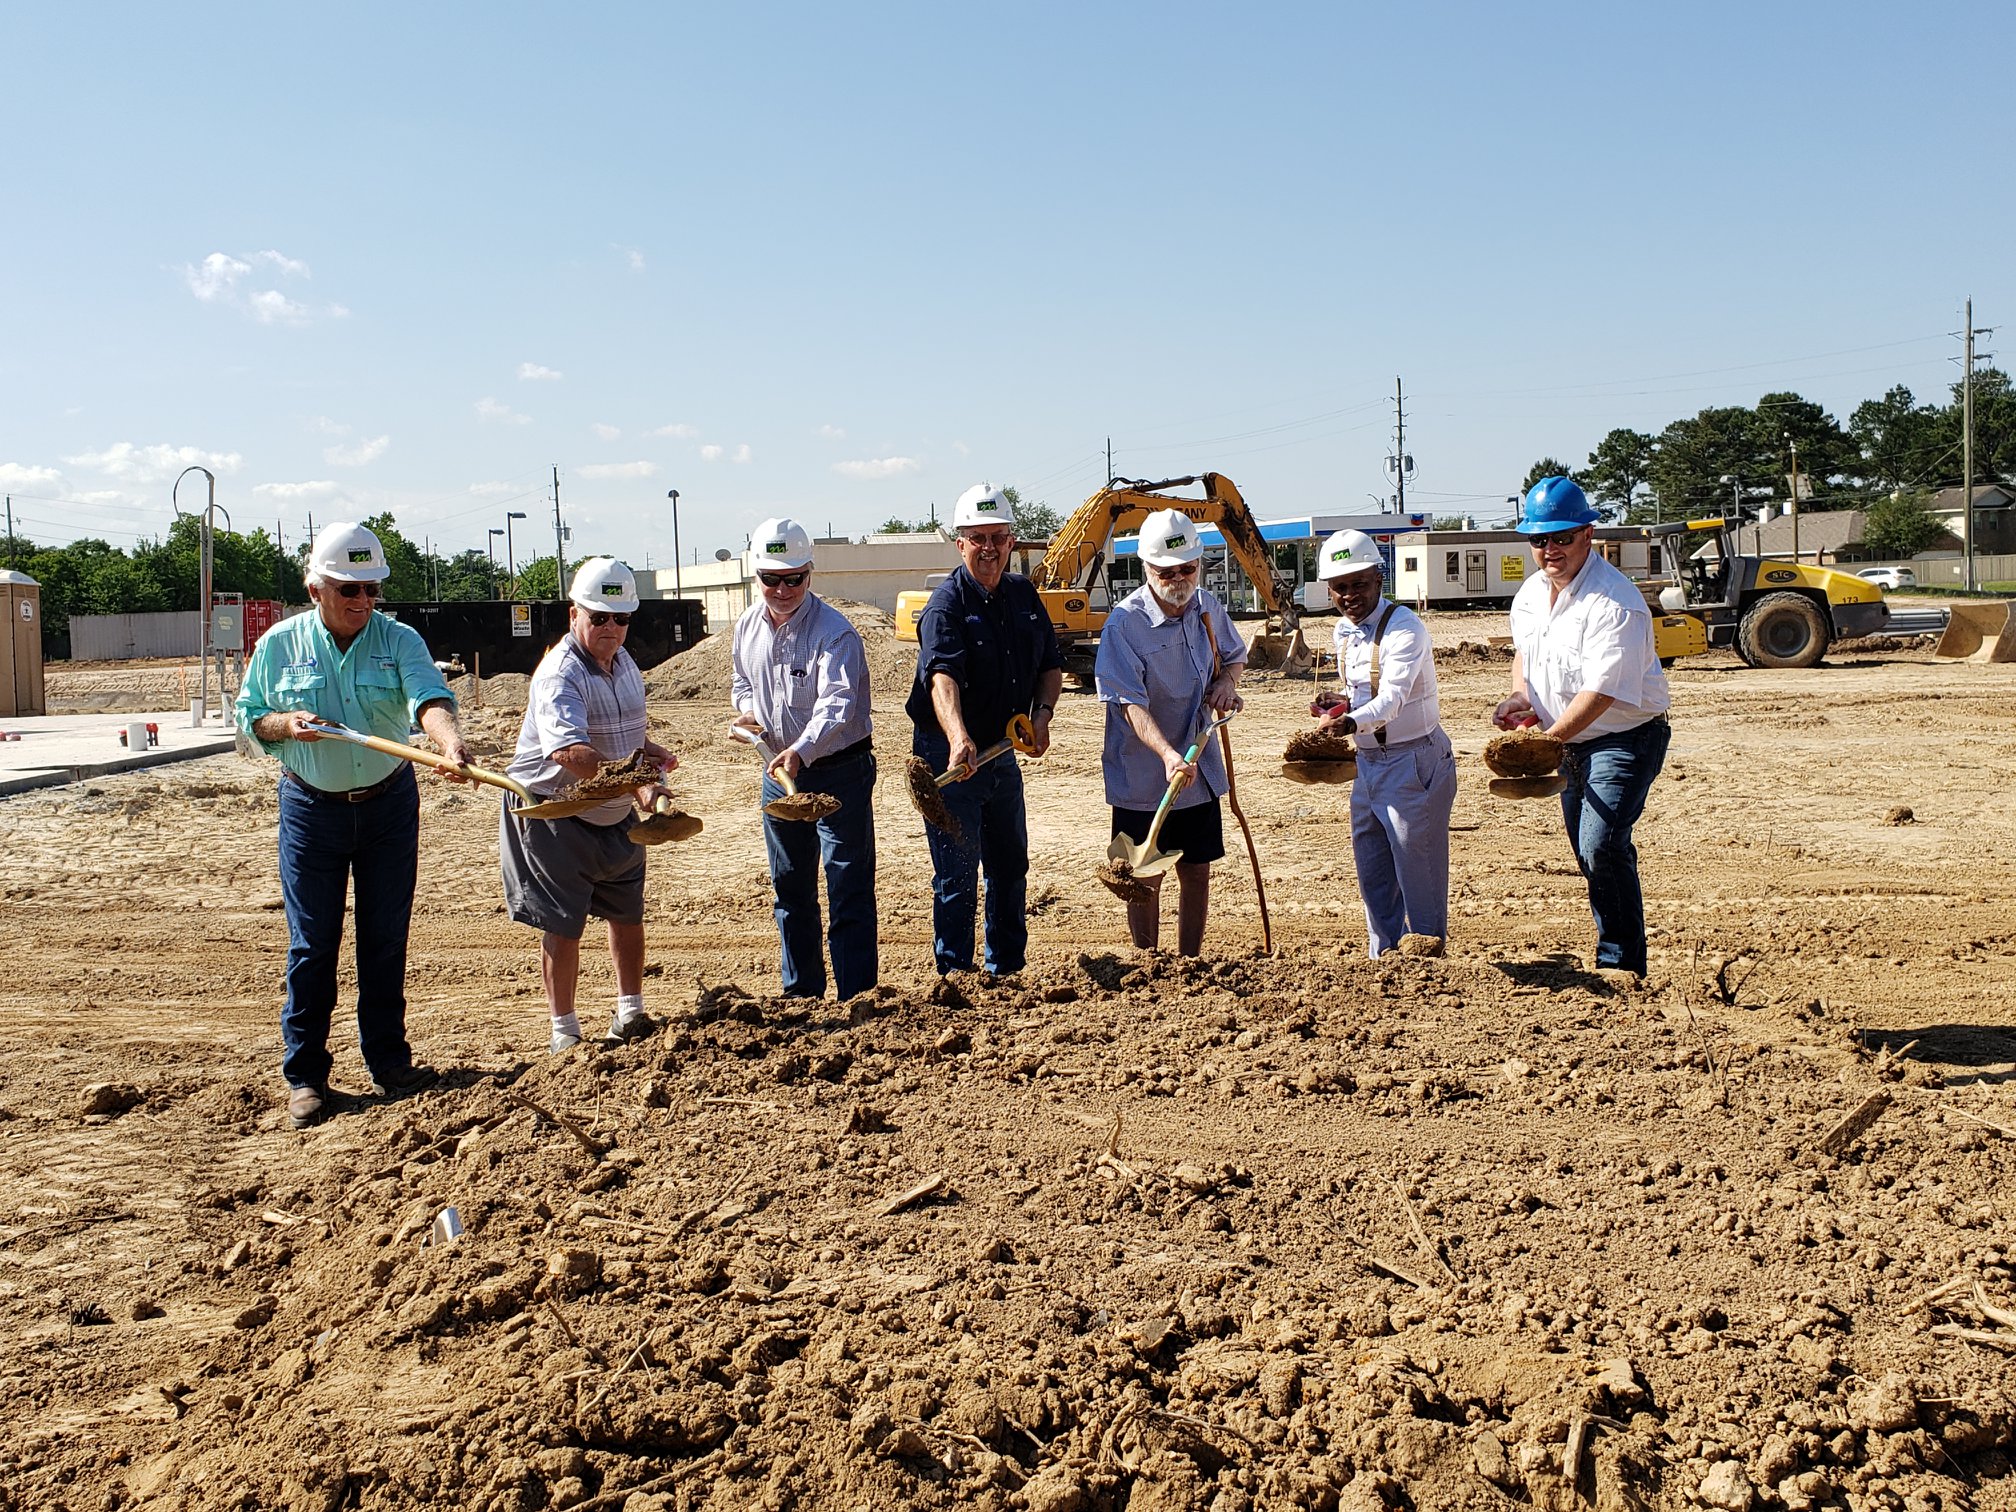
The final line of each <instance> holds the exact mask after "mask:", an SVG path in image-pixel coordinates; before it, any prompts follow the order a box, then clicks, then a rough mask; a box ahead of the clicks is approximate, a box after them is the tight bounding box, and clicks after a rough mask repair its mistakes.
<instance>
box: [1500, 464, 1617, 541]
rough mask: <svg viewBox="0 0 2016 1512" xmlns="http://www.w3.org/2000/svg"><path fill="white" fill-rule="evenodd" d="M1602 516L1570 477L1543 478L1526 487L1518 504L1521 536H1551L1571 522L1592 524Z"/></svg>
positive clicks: (1517, 527)
mask: <svg viewBox="0 0 2016 1512" xmlns="http://www.w3.org/2000/svg"><path fill="white" fill-rule="evenodd" d="M1602 518H1603V514H1602V511H1600V510H1598V509H1596V508H1595V507H1594V506H1592V505H1591V504H1590V502H1589V500H1588V498H1587V497H1586V496H1585V495H1584V494H1583V492H1582V490H1581V489H1580V488H1578V487H1576V486H1575V480H1574V479H1573V478H1542V479H1541V480H1540V481H1539V482H1538V483H1535V484H1534V485H1533V486H1532V487H1531V488H1529V489H1527V490H1526V497H1525V499H1524V500H1523V501H1522V502H1521V503H1520V506H1519V523H1518V524H1517V525H1515V526H1514V527H1513V529H1515V530H1517V531H1518V532H1519V533H1520V534H1521V535H1550V534H1552V533H1553V532H1554V531H1557V530H1565V529H1567V528H1568V527H1569V526H1572V525H1593V524H1595V523H1596V522H1597V521H1598V520H1600V519H1602Z"/></svg>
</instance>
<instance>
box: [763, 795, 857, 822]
mask: <svg viewBox="0 0 2016 1512" xmlns="http://www.w3.org/2000/svg"><path fill="white" fill-rule="evenodd" d="M763 812H764V813H766V814H768V815H769V816H770V817H771V818H772V819H797V820H813V819H824V818H825V817H826V816H827V815H828V814H837V813H839V812H840V800H839V799H838V798H835V797H834V796H833V795H832V794H831V793H786V794H785V795H784V796H783V797H782V798H773V799H772V800H771V801H770V802H768V803H766V804H764V805H763Z"/></svg>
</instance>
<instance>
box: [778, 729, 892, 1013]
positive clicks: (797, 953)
mask: <svg viewBox="0 0 2016 1512" xmlns="http://www.w3.org/2000/svg"><path fill="white" fill-rule="evenodd" d="M797 780H798V791H799V792H801V793H828V794H830V795H832V796H833V797H835V798H837V799H839V800H840V807H839V809H838V810H837V811H835V812H834V813H832V814H829V815H827V816H826V817H825V818H824V819H821V820H819V821H818V822H817V823H816V824H807V823H805V822H804V821H802V820H792V819H772V818H771V817H770V816H769V815H767V814H766V815H764V816H763V848H764V849H765V850H766V851H767V852H769V856H770V886H771V889H772V891H773V895H774V898H775V904H776V914H777V934H778V937H779V938H780V939H781V940H782V941H783V945H784V995H785V996H786V997H812V998H816V997H824V996H825V995H826V960H825V957H824V956H823V955H822V954H821V952H820V949H819V872H818V870H817V868H819V867H821V866H823V867H824V868H825V871H826V903H827V907H828V910H829V911H830V913H831V916H832V917H831V920H830V922H829V924H828V926H827V929H826V948H827V949H828V950H830V951H831V952H832V954H833V984H834V986H835V987H836V988H837V989H838V990H839V993H840V997H841V1000H842V1001H845V1000H846V999H848V998H851V997H853V996H854V995H855V994H856V993H857V992H867V991H868V990H870V989H871V988H872V987H874V985H875V983H876V981H877V980H878V978H879V976H880V973H881V966H880V962H879V959H878V956H877V952H876V943H875V757H874V755H873V753H871V752H868V751H863V752H861V754H860V755H858V756H850V757H848V758H847V759H846V760H844V761H840V762H837V763H835V764H834V765H832V766H829V767H819V768H817V769H814V768H812V767H807V768H805V769H804V770H803V771H801V772H800V773H799V774H798V779H797ZM783 796H784V789H783V787H782V786H780V785H779V784H778V783H776V782H774V781H773V780H771V778H770V777H769V776H768V775H767V774H766V775H765V776H764V778H763V802H765V803H769V802H771V801H773V800H774V799H778V798H782V797H783Z"/></svg>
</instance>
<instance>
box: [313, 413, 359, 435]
mask: <svg viewBox="0 0 2016 1512" xmlns="http://www.w3.org/2000/svg"><path fill="white" fill-rule="evenodd" d="M308 428H309V429H310V430H316V431H320V432H321V433H322V434H323V435H325V436H347V435H349V434H350V427H349V426H347V425H344V424H341V423H340V422H338V421H335V420H331V419H330V418H329V417H328V416H327V415H317V416H316V417H315V418H314V419H313V420H310V421H309V422H308Z"/></svg>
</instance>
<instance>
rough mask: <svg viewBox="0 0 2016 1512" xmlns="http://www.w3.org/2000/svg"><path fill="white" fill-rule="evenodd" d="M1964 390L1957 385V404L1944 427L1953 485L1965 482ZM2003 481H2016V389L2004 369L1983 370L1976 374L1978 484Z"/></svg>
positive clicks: (1975, 431) (1975, 452) (1946, 417)
mask: <svg viewBox="0 0 2016 1512" xmlns="http://www.w3.org/2000/svg"><path fill="white" fill-rule="evenodd" d="M1964 387H1965V385H1964V384H1960V383H1956V384H1954V385H1953V402H1952V404H1951V405H1949V406H1948V407H1947V410H1946V415H1945V424H1944V427H1943V428H1944V430H1945V431H1946V434H1947V438H1948V439H1947V444H1948V445H1949V446H1950V447H1951V448H1952V457H1951V461H1950V462H1949V463H1948V464H1947V466H1946V469H1945V471H1946V474H1947V476H1946V479H1945V481H1946V482H1948V483H1949V484H1952V483H1961V482H1964V481H1965V480H1964V479H1963V478H1962V477H1961V473H1962V472H1963V471H1964V470H1965V469H1964V467H1963V464H1962V460H1961V459H1962V451H1961V445H1960V441H1961V436H1960V431H1961V423H1962V411H1961V399H1962V394H1961V390H1962V389H1963V388H1964ZM2003 478H2016V388H2012V387H2011V385H2010V382H2009V375H2008V374H2007V373H2005V372H2003V371H2002V370H2001V369H2000V368H1992V367H1991V368H1981V369H1978V370H1977V371H1976V372H1975V374H1974V481H1975V483H1976V484H1981V483H1993V482H1996V481H1998V480H1999V479H2003Z"/></svg>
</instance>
